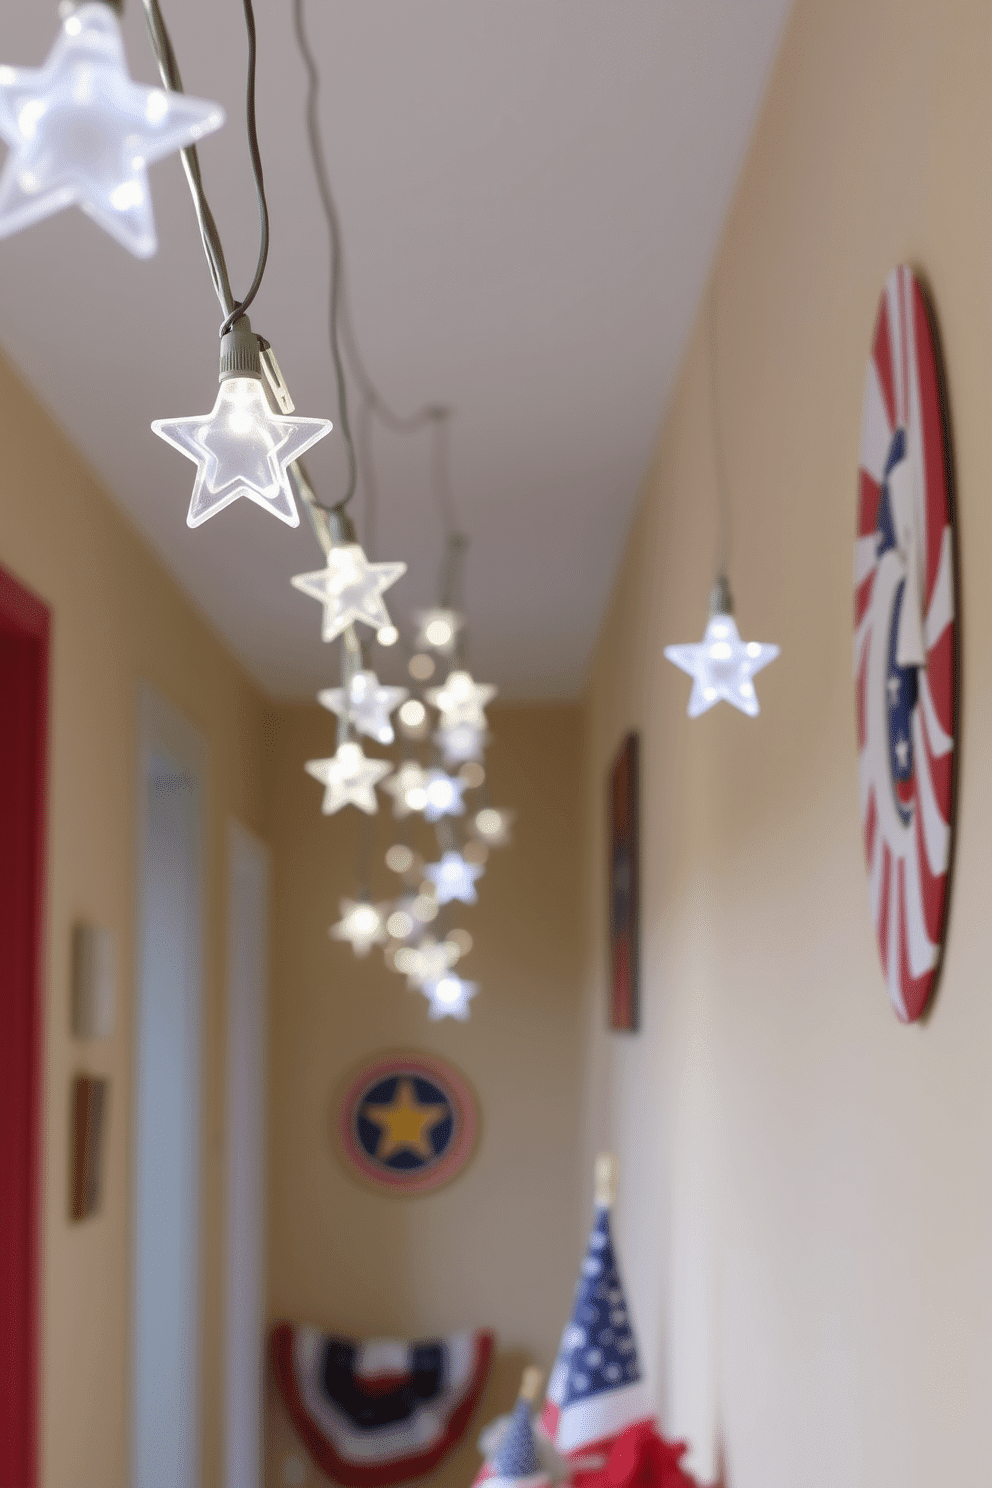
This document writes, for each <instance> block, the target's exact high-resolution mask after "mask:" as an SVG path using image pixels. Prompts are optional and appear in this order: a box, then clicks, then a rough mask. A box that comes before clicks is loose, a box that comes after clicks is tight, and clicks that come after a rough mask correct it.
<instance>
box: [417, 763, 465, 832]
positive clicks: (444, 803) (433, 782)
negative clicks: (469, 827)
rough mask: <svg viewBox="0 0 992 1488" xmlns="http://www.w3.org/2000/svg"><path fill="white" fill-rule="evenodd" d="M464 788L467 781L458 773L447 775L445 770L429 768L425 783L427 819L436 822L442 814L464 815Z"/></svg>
mask: <svg viewBox="0 0 992 1488" xmlns="http://www.w3.org/2000/svg"><path fill="white" fill-rule="evenodd" d="M464 789H465V782H464V780H460V779H459V777H458V776H457V775H446V774H445V772H444V771H443V770H428V772H427V780H426V785H425V793H426V796H427V801H426V803H425V805H424V817H425V819H426V820H427V821H429V822H435V821H438V820H440V818H441V817H442V816H462V815H463V814H464V812H465V803H464V801H463V800H462V791H463V790H464Z"/></svg>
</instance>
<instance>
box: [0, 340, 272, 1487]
mask: <svg viewBox="0 0 992 1488" xmlns="http://www.w3.org/2000/svg"><path fill="white" fill-rule="evenodd" d="M0 445H2V448H3V487H2V491H0V565H2V566H3V567H5V568H7V569H9V571H10V572H11V573H13V574H14V575H15V576H16V577H17V578H18V579H19V580H20V581H21V582H22V583H23V584H24V585H25V586H27V587H28V588H30V589H32V590H33V591H34V592H35V593H36V594H37V595H38V596H39V598H40V599H42V600H43V601H44V602H45V603H46V604H48V605H49V606H51V609H52V639H51V666H52V672H51V699H50V758H49V821H48V848H47V852H48V861H47V869H48V902H47V927H48V929H47V941H46V959H47V1001H46V1005H45V1008H44V1022H45V1054H44V1068H43V1076H42V1080H43V1091H44V1113H43V1122H44V1133H43V1164H44V1179H43V1181H44V1198H43V1216H42V1231H43V1233H42V1243H43V1264H42V1280H41V1286H42V1298H41V1303H42V1337H41V1355H42V1380H41V1417H42V1420H41V1430H42V1440H41V1477H40V1482H41V1483H42V1484H43V1485H44V1488H129V1471H128V1418H129V1408H130V1356H129V1347H130V1333H129V1329H130V1317H129V1292H130V1284H131V1276H130V1264H131V1225H132V1185H131V1161H132V1159H131V1145H132V1125H131V1122H132V1068H133V1053H132V1037H133V1023H132V1011H133V990H134V988H133V971H134V964H135V944H134V922H135V910H136V884H135V866H136V865H135V853H136V846H137V843H136V835H137V826H136V808H137V800H138V762H137V746H138V687H139V683H140V682H148V683H150V684H151V685H152V686H153V687H154V688H155V689H156V690H157V691H158V692H159V693H161V695H162V696H163V697H164V698H166V699H167V700H168V701H169V702H171V703H172V704H173V705H174V706H175V707H176V708H177V709H178V710H179V711H180V712H181V713H182V714H184V715H185V717H186V718H187V719H188V720H189V721H190V722H191V723H192V724H193V725H194V727H195V728H197V729H198V730H199V731H200V732H201V733H202V735H203V736H204V738H205V740H206V743H207V749H208V780H207V812H206V841H205V877H206V884H207V904H206V938H205V967H206V971H205V988H204V1001H205V1006H206V1010H207V1012H206V1018H205V1026H204V1029H203V1039H204V1047H203V1071H204V1095H203V1100H204V1104H203V1122H204V1125H203V1148H202V1153H201V1174H202V1184H203V1186H202V1195H201V1214H202V1224H203V1233H202V1247H203V1248H202V1284H203V1297H204V1315H203V1332H202V1340H203V1341H202V1364H201V1374H202V1379H203V1386H204V1388H203V1398H202V1401H201V1412H202V1437H203V1445H202V1453H203V1455H202V1463H203V1481H204V1482H205V1483H218V1482H220V1473H221V1429H222V1412H221V1406H222V1400H223V1394H222V1389H223V1375H222V1362H223V1361H222V1340H223V1334H222V1328H221V1321H222V1320H221V1313H220V1305H221V1304H220V1298H221V1296H222V1295H223V1287H222V1284H221V1283H222V1277H223V1252H222V1239H223V1237H222V1230H221V1225H222V1217H223V1195H224V1160H225V1143H224V1128H223V1114H224V1083H223V1076H224V1066H223V1047H224V1043H223V1040H224V1028H225V1025H224V998H223V988H224V975H225V966H224V957H225V934H226V913H227V885H226V829H227V821H228V818H229V816H230V815H232V814H233V815H235V816H237V817H239V818H240V819H241V820H243V821H244V822H246V823H247V824H248V825H249V826H252V827H254V828H255V829H256V830H258V829H259V828H260V827H261V825H262V821H263V790H262V776H263V742H264V741H263V734H262V704H261V698H260V696H259V694H258V692H257V691H256V689H255V688H254V687H253V686H252V684H251V683H250V682H249V681H248V680H247V678H246V677H245V675H244V673H243V672H242V671H241V669H240V668H239V667H238V666H237V665H236V664H235V663H234V662H233V661H232V660H231V659H230V657H229V656H228V654H227V652H226V650H225V649H224V647H223V646H222V644H221V643H220V642H219V641H218V640H217V638H216V637H215V636H214V634H213V632H212V631H211V630H210V628H209V627H208V626H207V624H206V623H205V622H204V621H203V619H202V618H201V617H200V616H199V614H198V613H197V612H196V611H195V610H194V609H193V607H192V606H191V604H190V603H189V601H188V600H187V599H186V597H185V596H184V595H183V594H182V592H181V591H180V590H179V588H178V586H177V585H176V583H175V581H174V580H173V579H171V578H170V577H168V576H167V575H166V573H165V571H164V570H163V568H162V567H161V566H160V564H159V563H158V562H157V561H156V559H155V558H153V557H152V555H151V553H150V552H149V550H148V549H147V547H146V546H145V544H144V543H143V542H142V540H141V539H140V538H139V537H138V536H137V534H136V533H135V532H134V530H133V529H132V528H131V527H130V526H129V525H128V523H127V522H126V520H125V519H124V518H123V517H122V516H121V514H120V512H119V511H118V509H117V508H116V507H115V506H113V505H112V503H111V502H110V500H109V499H108V498H107V496H106V495H105V494H104V492H103V491H102V490H101V489H100V487H99V486H98V484H97V482H96V480H95V479H94V477H93V476H92V474H91V473H90V471H89V470H88V469H87V467H86V466H85V465H84V464H83V462H82V461H81V460H80V458H79V456H78V455H77V454H76V453H75V452H74V451H73V450H72V449H71V447H70V446H69V445H68V444H67V442H66V441H65V439H64V438H63V437H62V435H61V434H60V433H59V431H58V430H57V429H56V428H55V426H54V425H53V424H52V422H51V420H50V419H49V418H48V417H47V415H46V414H45V413H44V412H43V411H42V410H41V408H40V407H39V406H38V405H37V403H35V401H34V400H33V399H32V398H31V396H30V395H29V394H28V393H27V392H26V391H25V389H24V388H23V387H22V386H21V384H20V383H19V382H18V381H17V379H16V378H15V377H14V375H13V374H12V373H11V371H10V370H9V369H8V368H7V366H6V365H5V364H3V363H0ZM180 499H181V495H180ZM260 516H261V514H260ZM263 520H264V519H263ZM79 920H87V921H90V922H93V923H96V924H98V925H103V926H107V927H108V928H110V929H112V930H113V931H115V932H116V934H117V937H118V956H119V970H118V1013H117V1025H116V1029H115V1032H114V1035H113V1037H112V1038H110V1039H108V1040H105V1041H99V1042H89V1043H85V1044H84V1043H78V1042H76V1041H75V1040H74V1039H72V1038H71V1037H70V1032H69V970H70V947H71V936H72V927H73V925H74V924H75V923H76V922H77V921H79ZM77 1074H88V1075H106V1076H108V1077H109V1079H110V1096H109V1115H108V1127H107V1149H106V1161H105V1169H104V1195H103V1202H102V1205H101V1208H100V1212H99V1213H98V1214H97V1215H96V1216H94V1217H93V1218H92V1219H88V1220H86V1221H83V1222H82V1223H72V1222H71V1221H70V1219H69V1136H70V1119H69V1092H70V1085H71V1082H72V1079H73V1077H74V1076H75V1075H77Z"/></svg>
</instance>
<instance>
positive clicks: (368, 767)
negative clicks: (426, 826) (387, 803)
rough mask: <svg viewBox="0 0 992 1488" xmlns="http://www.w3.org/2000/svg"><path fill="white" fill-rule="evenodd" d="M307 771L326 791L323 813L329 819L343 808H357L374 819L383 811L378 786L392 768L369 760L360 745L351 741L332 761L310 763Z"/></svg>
mask: <svg viewBox="0 0 992 1488" xmlns="http://www.w3.org/2000/svg"><path fill="white" fill-rule="evenodd" d="M304 768H305V769H306V772H307V774H308V775H312V776H313V778H314V780H319V781H320V783H321V785H322V786H323V787H324V800H323V803H322V805H321V808H320V809H321V810H322V811H323V813H324V815H325V816H333V814H334V813H335V812H336V811H340V810H341V808H342V806H357V807H358V809H359V810H360V811H364V812H365V813H366V815H367V816H374V815H375V813H376V812H377V811H378V809H379V803H378V801H377V800H376V797H375V788H376V785H377V784H378V783H379V781H380V780H381V779H382V777H383V776H384V775H388V774H389V772H390V770H391V769H392V765H391V764H390V763H389V761H388V760H377V759H367V758H366V756H365V754H364V752H363V750H362V746H361V745H360V744H355V743H354V742H353V741H351V740H347V741H346V742H345V743H344V744H339V745H338V749H337V753H336V754H335V755H333V756H332V757H331V758H330V759H320V760H308V761H307V763H306V765H305V767H304Z"/></svg>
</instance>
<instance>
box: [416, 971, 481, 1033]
mask: <svg viewBox="0 0 992 1488" xmlns="http://www.w3.org/2000/svg"><path fill="white" fill-rule="evenodd" d="M421 990H422V991H423V993H424V995H425V996H426V998H427V1000H428V1002H429V1004H430V1007H429V1009H428V1017H429V1018H431V1019H432V1020H433V1021H435V1022H436V1021H437V1020H438V1019H440V1018H460V1019H461V1020H462V1021H464V1020H465V1019H466V1018H468V1017H469V1012H470V1010H469V1003H470V1001H471V1000H472V998H473V997H474V996H475V994H476V993H477V992H478V990H479V984H478V982H463V981H462V979H461V977H458V976H455V975H454V973H453V972H449V973H448V975H447V976H444V977H441V979H440V980H439V981H436V982H425V983H424V986H423V988H422V989H421Z"/></svg>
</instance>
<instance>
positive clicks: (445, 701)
mask: <svg viewBox="0 0 992 1488" xmlns="http://www.w3.org/2000/svg"><path fill="white" fill-rule="evenodd" d="M497 690H498V689H497V688H495V687H492V686H490V685H489V684H488V683H485V682H476V681H474V680H473V678H472V675H471V673H470V672H462V671H457V672H449V674H448V678H447V681H446V682H445V684H444V686H443V687H432V688H431V689H430V690H429V691H428V692H427V693H425V696H426V698H427V701H428V702H429V703H430V704H431V705H432V706H433V707H435V708H437V710H438V712H439V713H440V714H441V727H442V729H453V728H458V727H459V726H460V725H462V724H467V725H468V726H469V727H470V728H474V729H484V728H485V727H486V715H485V712H484V711H483V710H484V708H485V707H486V705H487V704H488V703H491V702H492V700H493V698H494V697H495V696H496V693H497Z"/></svg>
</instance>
